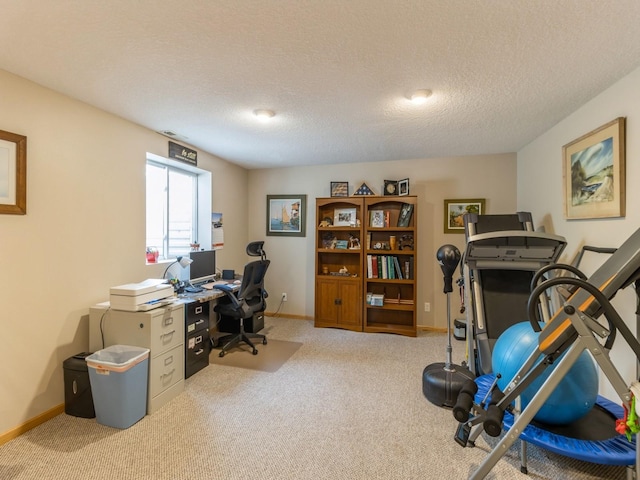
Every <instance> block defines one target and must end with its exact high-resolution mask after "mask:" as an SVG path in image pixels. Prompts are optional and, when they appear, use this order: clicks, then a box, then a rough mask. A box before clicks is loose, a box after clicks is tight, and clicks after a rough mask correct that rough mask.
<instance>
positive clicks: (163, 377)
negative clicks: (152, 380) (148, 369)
mask: <svg viewBox="0 0 640 480" xmlns="http://www.w3.org/2000/svg"><path fill="white" fill-rule="evenodd" d="M175 371H176V369H175V368H172V369H171V371H170V372H169V373H163V374H162V375H160V378H161V379H163V380H164V379H165V378H167V377H170V376H172V375H173V372H175Z"/></svg>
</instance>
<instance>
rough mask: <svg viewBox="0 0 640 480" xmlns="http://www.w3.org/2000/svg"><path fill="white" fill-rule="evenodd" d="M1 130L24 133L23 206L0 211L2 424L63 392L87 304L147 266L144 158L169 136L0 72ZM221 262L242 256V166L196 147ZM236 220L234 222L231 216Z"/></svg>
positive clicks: (141, 274) (148, 270) (6, 426)
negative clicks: (220, 241)
mask: <svg viewBox="0 0 640 480" xmlns="http://www.w3.org/2000/svg"><path fill="white" fill-rule="evenodd" d="M0 92H2V94H1V95H0V129H2V130H6V131H10V132H14V133H18V134H21V135H26V136H27V165H28V166H27V170H28V174H27V215H24V216H21V215H20V216H19V215H0V274H1V275H0V311H1V313H0V329H1V332H2V339H3V346H2V348H0V434H1V433H3V432H7V431H9V430H11V429H12V428H15V427H16V426H19V425H21V424H23V423H25V422H26V421H27V420H29V419H31V418H33V417H35V416H36V415H38V414H41V413H43V412H45V411H47V410H48V409H50V408H52V407H55V406H57V405H60V404H61V403H63V401H64V393H63V392H64V390H63V377H62V362H63V360H64V359H65V358H68V357H70V356H71V355H74V354H76V353H78V352H82V351H86V350H87V349H88V312H89V307H90V306H91V305H93V304H95V303H97V302H102V301H105V300H107V299H108V293H109V287H111V286H113V285H120V284H123V283H130V282H137V281H141V280H144V279H146V278H153V277H160V276H161V275H162V272H163V268H164V266H163V265H155V266H146V265H145V261H144V249H145V157H146V152H151V153H155V154H157V155H162V156H166V155H167V151H168V144H167V142H168V139H167V138H166V137H163V136H161V135H159V134H157V133H155V132H152V131H149V130H147V129H144V128H142V127H139V126H137V125H134V124H132V123H129V122H127V121H125V120H122V119H121V118H118V117H115V116H113V115H110V114H108V113H105V112H103V111H100V110H97V109H95V108H92V107H89V106H87V105H85V104H83V103H81V102H77V101H74V100H71V99H69V98H68V97H65V96H62V95H59V94H56V93H54V92H52V91H50V90H47V89H44V88H41V87H39V86H38V85H35V84H33V83H31V82H28V81H25V80H24V79H21V78H18V77H16V76H13V75H11V74H9V73H6V72H3V71H0ZM198 166H199V167H201V168H204V169H207V170H210V171H211V172H212V174H213V175H212V176H213V209H214V210H215V211H221V212H223V214H224V215H225V217H224V218H225V219H226V220H227V223H226V225H225V230H226V232H225V233H226V234H227V238H229V239H231V238H233V239H234V240H235V242H228V244H227V246H226V247H225V248H224V250H223V251H222V252H220V258H221V260H220V263H221V264H223V265H231V266H232V267H234V268H240V267H241V266H242V265H243V264H244V263H245V260H246V255H245V253H244V247H245V245H246V239H247V224H246V222H245V221H244V219H245V218H246V212H247V201H246V196H245V195H244V192H245V191H246V189H247V171H246V170H244V169H242V168H239V167H237V166H234V165H231V164H229V163H228V162H225V161H222V160H220V159H217V158H215V157H212V156H210V155H206V154H204V153H200V154H199V162H198ZM231 219H243V221H236V222H234V221H230V220H231Z"/></svg>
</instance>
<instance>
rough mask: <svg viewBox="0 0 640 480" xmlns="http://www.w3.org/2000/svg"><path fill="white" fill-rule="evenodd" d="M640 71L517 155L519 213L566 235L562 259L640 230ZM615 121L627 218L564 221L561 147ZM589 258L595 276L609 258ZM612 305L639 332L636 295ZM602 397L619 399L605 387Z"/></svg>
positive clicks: (624, 351) (631, 369)
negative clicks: (622, 121)
mask: <svg viewBox="0 0 640 480" xmlns="http://www.w3.org/2000/svg"><path fill="white" fill-rule="evenodd" d="M638 85H640V69H638V70H635V71H634V72H632V73H631V74H629V75H627V76H626V77H625V78H623V79H622V80H620V81H619V82H617V83H616V84H615V85H613V86H612V87H610V88H608V89H607V90H605V91H604V92H602V93H601V94H600V95H598V96H597V97H596V98H594V99H592V100H591V101H590V102H588V103H587V104H585V105H584V106H583V107H581V108H580V109H579V110H578V111H576V112H575V113H573V114H572V115H570V116H569V117H567V118H566V119H564V120H563V121H562V122H560V123H559V124H558V125H556V126H555V127H553V128H552V129H551V130H549V131H548V132H546V133H545V134H544V135H541V136H540V137H539V138H537V139H536V140H535V141H533V142H532V143H531V144H529V145H527V146H526V147H525V148H523V149H522V150H521V151H520V152H518V209H520V210H530V211H531V212H533V215H534V218H535V219H539V220H542V221H541V222H540V223H541V224H544V226H545V228H546V229H547V231H549V232H554V233H557V234H559V235H563V236H564V237H565V238H566V239H567V242H568V245H567V249H566V251H565V252H566V254H565V255H564V258H563V259H561V260H563V261H571V259H572V257H573V256H574V255H575V254H576V253H577V252H578V251H579V250H580V248H581V247H582V246H583V245H594V246H601V247H618V246H620V244H621V243H622V242H624V241H625V240H626V239H627V238H628V237H629V236H630V235H631V234H632V233H633V232H635V231H636V229H637V228H638V227H639V226H640V211H639V210H638V209H637V208H636V207H637V205H639V204H640V190H638V188H637V187H636V185H637V183H636V182H637V181H640V162H639V161H638V159H639V158H640V122H638V118H639V117H640V89H638ZM617 117H626V118H627V122H626V123H627V129H626V137H627V142H626V147H627V148H626V158H627V166H626V190H627V201H626V206H627V208H626V216H625V217H624V218H610V219H599V220H565V218H564V211H563V188H562V146H563V145H566V144H567V143H569V142H571V141H573V140H574V139H576V138H579V137H581V136H582V135H584V134H585V133H588V132H590V131H592V130H594V129H596V128H598V127H599V126H601V125H604V124H605V123H608V122H610V121H611V120H614V119H615V118H617ZM598 257H599V255H597V254H591V255H590V256H585V260H587V262H586V263H585V264H584V268H585V272H586V273H587V274H589V273H591V272H592V271H593V269H595V268H597V267H598V266H599V264H600V263H601V262H602V261H603V260H604V259H605V258H604V257H602V258H598ZM614 305H615V306H616V308H617V309H618V310H619V311H620V312H621V314H622V315H623V318H624V319H625V320H626V321H627V323H628V325H629V327H630V328H631V330H632V331H633V332H636V317H635V313H634V308H635V295H634V294H633V292H632V291H631V289H629V288H628V289H626V290H625V291H622V292H620V293H619V294H618V295H616V298H615V299H614ZM623 343H624V342H623V341H622V338H621V336H620V335H618V340H617V341H616V346H615V347H614V349H613V351H612V358H613V360H614V362H615V363H616V365H617V366H618V368H620V369H621V370H622V371H623V372H624V375H625V376H626V380H627V381H631V380H633V379H634V376H635V362H634V361H633V354H632V353H631V351H630V350H629V349H628V348H626V347H624V348H623V346H622V344H623ZM603 393H604V394H605V395H606V396H607V397H609V398H616V397H615V395H614V394H613V393H612V391H611V390H610V389H609V387H608V386H607V385H603Z"/></svg>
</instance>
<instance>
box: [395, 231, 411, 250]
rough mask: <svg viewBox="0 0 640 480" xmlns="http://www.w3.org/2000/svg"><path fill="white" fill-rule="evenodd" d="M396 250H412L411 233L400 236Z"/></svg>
mask: <svg viewBox="0 0 640 480" xmlns="http://www.w3.org/2000/svg"><path fill="white" fill-rule="evenodd" d="M398 250H413V235H409V234H406V235H402V236H401V237H400V243H399V244H398Z"/></svg>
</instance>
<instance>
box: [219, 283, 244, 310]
mask: <svg viewBox="0 0 640 480" xmlns="http://www.w3.org/2000/svg"><path fill="white" fill-rule="evenodd" d="M213 288H214V289H216V290H220V291H221V292H223V293H224V294H225V295H226V296H227V297H228V298H229V299H230V300H231V303H233V305H234V307H236V308H240V302H238V297H236V296H235V290H236V289H234V288H233V287H232V286H230V285H225V284H220V285H214V286H213Z"/></svg>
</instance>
